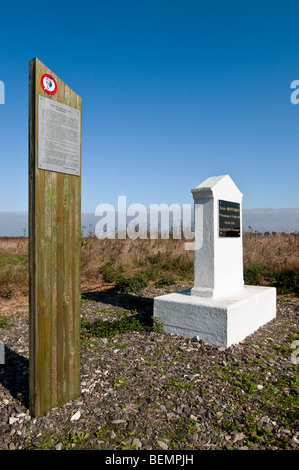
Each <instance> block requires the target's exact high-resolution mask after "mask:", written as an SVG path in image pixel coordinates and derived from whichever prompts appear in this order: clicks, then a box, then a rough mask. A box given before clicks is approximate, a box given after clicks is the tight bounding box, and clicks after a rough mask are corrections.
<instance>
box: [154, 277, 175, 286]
mask: <svg viewBox="0 0 299 470" xmlns="http://www.w3.org/2000/svg"><path fill="white" fill-rule="evenodd" d="M174 283H175V280H174V279H173V278H172V277H170V276H163V277H162V278H161V279H160V280H159V281H158V282H156V284H155V285H156V287H166V286H172V285H173V284H174Z"/></svg>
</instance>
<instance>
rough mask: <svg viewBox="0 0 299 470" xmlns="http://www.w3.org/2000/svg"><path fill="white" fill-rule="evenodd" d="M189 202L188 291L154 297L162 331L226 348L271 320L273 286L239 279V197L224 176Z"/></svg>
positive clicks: (205, 184)
mask: <svg viewBox="0 0 299 470" xmlns="http://www.w3.org/2000/svg"><path fill="white" fill-rule="evenodd" d="M192 194H193V198H194V215H195V217H194V220H195V227H194V229H195V230H194V231H195V242H194V287H193V288H192V289H191V290H189V291H184V292H178V293H173V294H167V295H163V296H159V297H156V298H155V299H154V317H156V318H159V319H160V320H161V321H162V323H163V326H164V331H165V332H166V333H174V334H177V335H182V336H186V337H191V338H193V337H197V338H198V339H200V340H202V341H204V342H205V343H207V344H210V345H212V346H217V347H224V348H228V347H229V346H231V345H232V344H236V343H239V342H240V341H242V340H243V339H245V338H246V337H247V336H248V335H250V334H252V333H253V332H254V331H256V330H257V329H258V328H260V327H261V326H262V325H264V324H265V323H267V322H269V321H270V320H271V319H273V318H275V316H276V289H275V288H274V287H263V286H246V285H244V280H243V243H242V197H243V195H242V194H241V192H240V191H239V189H238V188H237V186H236V185H235V183H234V182H233V181H232V179H231V178H230V176H229V175H223V176H216V177H211V178H208V179H206V180H205V181H204V182H203V183H201V184H200V185H199V186H198V187H197V188H195V189H193V190H192Z"/></svg>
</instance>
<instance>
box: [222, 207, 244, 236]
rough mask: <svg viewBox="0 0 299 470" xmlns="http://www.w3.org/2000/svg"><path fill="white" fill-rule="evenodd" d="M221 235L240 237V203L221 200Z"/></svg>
mask: <svg viewBox="0 0 299 470" xmlns="http://www.w3.org/2000/svg"><path fill="white" fill-rule="evenodd" d="M219 237H240V204H239V203H237V202H230V201H223V200H220V201H219Z"/></svg>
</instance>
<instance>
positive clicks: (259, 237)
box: [0, 233, 299, 299]
mask: <svg viewBox="0 0 299 470" xmlns="http://www.w3.org/2000/svg"><path fill="white" fill-rule="evenodd" d="M184 243H185V240H173V239H169V240H161V239H158V240H150V239H147V240H141V239H138V240H131V239H129V238H127V239H126V240H117V239H115V240H109V239H105V240H99V239H97V238H96V237H86V238H82V249H81V266H82V268H81V280H82V283H81V284H82V292H87V291H89V290H94V289H99V288H105V287H107V286H111V285H119V284H123V285H125V284H128V283H129V284H130V282H131V283H133V284H134V282H135V281H136V282H135V284H136V286H135V289H136V288H137V289H138V286H139V284H140V285H142V286H143V287H145V286H146V285H153V284H156V285H157V283H158V285H161V286H162V285H164V286H165V285H167V284H168V285H172V284H173V283H175V282H180V281H189V282H192V280H193V251H186V250H185V248H184ZM243 244H244V246H243V253H244V256H243V259H244V280H245V283H246V284H251V285H252V284H254V285H259V284H260V285H271V286H275V287H276V288H277V290H278V293H279V294H289V295H294V294H295V295H299V255H298V249H299V233H294V234H274V235H270V234H269V235H264V234H256V233H245V235H244V237H243ZM136 274H137V276H136ZM28 281H29V280H28V239H27V238H22V237H20V238H10V237H7V238H0V297H2V299H9V298H13V297H20V296H25V297H26V296H28ZM133 291H134V286H133Z"/></svg>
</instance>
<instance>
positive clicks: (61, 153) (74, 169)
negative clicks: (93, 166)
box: [38, 95, 81, 176]
mask: <svg viewBox="0 0 299 470" xmlns="http://www.w3.org/2000/svg"><path fill="white" fill-rule="evenodd" d="M80 142H81V115H80V110H78V109H75V108H72V107H70V106H67V105H66V104H62V103H58V102H57V101H54V100H51V99H50V98H45V97H44V96H40V95H39V97H38V168H39V169H41V170H50V171H56V172H58V173H66V174H69V175H76V176H80V169H81V162H80Z"/></svg>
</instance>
